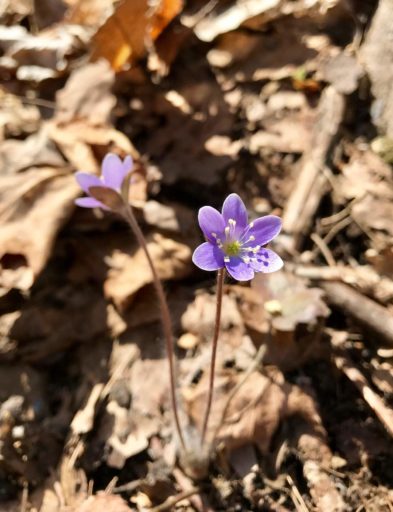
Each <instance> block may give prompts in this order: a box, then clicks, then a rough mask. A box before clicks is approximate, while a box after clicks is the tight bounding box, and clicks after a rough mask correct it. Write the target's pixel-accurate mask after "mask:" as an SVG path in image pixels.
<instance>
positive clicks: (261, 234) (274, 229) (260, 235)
mask: <svg viewBox="0 0 393 512" xmlns="http://www.w3.org/2000/svg"><path fill="white" fill-rule="evenodd" d="M281 225H282V223H281V219H280V217H276V216H275V215H266V216H265V217H259V219H256V220H254V222H252V223H251V224H250V228H249V229H248V231H247V236H251V235H252V236H254V237H255V240H254V241H253V242H248V243H246V244H245V246H246V247H247V245H248V246H250V247H252V246H255V245H266V244H268V243H269V242H270V241H271V240H273V238H275V237H276V236H277V235H278V234H279V232H280V231H281Z"/></svg>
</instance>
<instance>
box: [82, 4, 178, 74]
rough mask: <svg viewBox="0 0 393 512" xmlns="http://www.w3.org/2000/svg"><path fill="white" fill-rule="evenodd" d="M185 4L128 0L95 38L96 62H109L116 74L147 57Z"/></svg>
mask: <svg viewBox="0 0 393 512" xmlns="http://www.w3.org/2000/svg"><path fill="white" fill-rule="evenodd" d="M182 7H183V1H182V0H161V1H158V2H155V6H154V7H152V6H149V2H148V0H125V1H124V2H122V3H121V4H120V5H119V6H118V7H117V8H116V9H115V11H114V13H113V14H112V16H110V17H109V18H108V19H107V21H106V22H105V23H104V25H102V27H100V28H99V30H98V31H97V33H96V34H95V36H94V38H93V48H94V50H93V54H92V60H97V59H99V58H100V57H104V58H105V59H107V60H108V61H109V63H110V65H111V66H112V68H113V69H114V70H115V71H118V70H120V69H121V68H122V67H123V66H124V64H126V63H127V62H135V61H136V60H138V59H140V58H141V57H143V56H144V55H145V53H146V49H147V47H148V45H149V44H150V43H149V41H150V42H152V41H155V40H156V39H157V37H158V36H159V35H160V34H161V32H162V31H163V30H164V28H165V27H166V26H167V25H168V24H169V23H170V22H171V21H172V20H173V18H175V16H177V15H178V14H179V12H180V11H181V9H182Z"/></svg>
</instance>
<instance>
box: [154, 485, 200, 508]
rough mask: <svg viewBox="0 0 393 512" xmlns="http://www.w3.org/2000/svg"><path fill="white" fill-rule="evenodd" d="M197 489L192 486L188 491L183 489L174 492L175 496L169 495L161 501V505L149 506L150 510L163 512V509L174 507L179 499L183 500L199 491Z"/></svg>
mask: <svg viewBox="0 0 393 512" xmlns="http://www.w3.org/2000/svg"><path fill="white" fill-rule="evenodd" d="M199 491H200V489H199V488H198V487H193V488H192V489H190V490H188V491H183V492H180V493H179V494H176V496H170V497H169V498H168V499H167V500H165V501H164V503H161V505H158V506H157V507H153V508H151V509H150V512H164V511H165V510H172V507H174V506H175V505H176V503H179V501H182V500H185V499H186V498H189V497H190V496H193V495H194V494H197V493H199Z"/></svg>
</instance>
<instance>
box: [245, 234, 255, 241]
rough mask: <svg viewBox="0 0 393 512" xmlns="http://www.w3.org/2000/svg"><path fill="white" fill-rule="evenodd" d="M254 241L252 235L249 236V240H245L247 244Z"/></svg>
mask: <svg viewBox="0 0 393 512" xmlns="http://www.w3.org/2000/svg"><path fill="white" fill-rule="evenodd" d="M254 240H255V236H254V235H251V236H250V237H249V239H248V240H247V242H253V241H254Z"/></svg>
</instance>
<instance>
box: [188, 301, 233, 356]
mask: <svg viewBox="0 0 393 512" xmlns="http://www.w3.org/2000/svg"><path fill="white" fill-rule="evenodd" d="M215 306H216V297H215V296H214V295H212V294H209V293H207V292H201V293H198V294H197V296H196V297H195V300H194V301H193V302H192V303H191V304H189V305H188V307H187V309H186V311H185V312H184V313H183V315H182V317H181V326H182V328H183V330H184V331H185V332H186V333H191V334H194V335H196V336H198V338H199V339H202V340H204V341H207V340H210V338H211V336H212V333H213V329H214V320H215V314H216V307H215ZM220 329H221V332H220V342H221V343H222V344H228V345H229V346H232V347H237V346H239V345H240V344H241V337H242V334H243V321H242V318H241V316H240V313H239V310H238V307H237V304H236V301H235V300H234V299H233V297H231V296H229V295H224V296H223V300H222V314H221V327H220Z"/></svg>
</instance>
